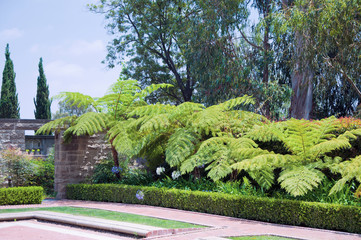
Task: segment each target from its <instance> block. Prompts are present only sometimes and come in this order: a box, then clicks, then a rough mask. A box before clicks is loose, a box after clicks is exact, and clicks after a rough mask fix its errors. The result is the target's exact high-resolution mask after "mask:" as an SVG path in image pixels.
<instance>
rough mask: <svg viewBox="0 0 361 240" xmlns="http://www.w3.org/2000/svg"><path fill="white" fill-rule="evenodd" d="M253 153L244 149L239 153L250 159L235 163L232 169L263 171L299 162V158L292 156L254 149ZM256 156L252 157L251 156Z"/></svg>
mask: <svg viewBox="0 0 361 240" xmlns="http://www.w3.org/2000/svg"><path fill="white" fill-rule="evenodd" d="M255 151H256V152H255V153H253V152H252V151H251V150H250V149H244V150H242V151H241V152H240V153H241V154H245V156H244V157H247V156H249V155H250V158H246V159H245V160H243V161H240V162H237V163H235V164H233V165H232V168H233V169H235V170H238V171H241V170H245V171H251V172H255V171H260V170H263V169H274V168H281V167H284V166H285V165H289V164H295V163H298V162H299V158H297V157H296V156H292V155H282V154H275V153H270V152H268V151H266V150H262V149H256V150H255ZM254 154H257V155H256V156H254V157H252V155H254Z"/></svg>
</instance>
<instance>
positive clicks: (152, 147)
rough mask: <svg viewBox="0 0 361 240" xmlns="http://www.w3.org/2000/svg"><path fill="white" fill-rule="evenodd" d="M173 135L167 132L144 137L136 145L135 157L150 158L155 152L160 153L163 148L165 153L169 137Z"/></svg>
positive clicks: (134, 149)
mask: <svg viewBox="0 0 361 240" xmlns="http://www.w3.org/2000/svg"><path fill="white" fill-rule="evenodd" d="M170 135H171V134H170V133H169V132H167V131H164V132H153V133H150V134H147V135H146V136H143V137H142V138H141V139H139V140H138V141H137V142H135V144H134V148H133V151H132V152H133V156H135V155H137V156H144V157H147V156H150V155H152V154H153V152H154V151H159V148H162V149H163V151H165V150H164V149H165V148H166V146H167V142H168V140H169V136H170Z"/></svg>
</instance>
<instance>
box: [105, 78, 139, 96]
mask: <svg viewBox="0 0 361 240" xmlns="http://www.w3.org/2000/svg"><path fill="white" fill-rule="evenodd" d="M140 90H141V89H140V87H139V84H138V81H136V80H133V79H127V80H124V79H122V78H119V79H118V80H117V81H116V82H115V83H114V84H112V85H111V86H110V87H109V89H108V91H107V94H112V93H115V94H117V95H118V94H128V95H132V96H134V94H135V93H137V92H139V91H140Z"/></svg>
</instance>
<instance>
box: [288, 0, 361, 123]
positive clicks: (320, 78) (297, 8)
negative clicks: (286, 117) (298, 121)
mask: <svg viewBox="0 0 361 240" xmlns="http://www.w3.org/2000/svg"><path fill="white" fill-rule="evenodd" d="M284 2H293V4H292V6H291V7H292V10H291V11H288V12H289V14H288V16H289V19H290V21H289V22H290V23H291V25H292V28H293V30H294V31H295V32H296V37H295V42H294V45H295V49H296V51H295V53H296V54H295V55H296V57H297V58H296V59H297V60H296V61H295V63H296V64H295V68H294V78H293V82H294V83H295V84H294V86H299V89H301V90H300V91H299V92H297V91H295V97H299V99H300V100H301V101H299V104H298V105H299V106H300V107H301V108H300V110H299V111H297V110H296V109H297V108H294V110H293V112H294V113H295V114H297V112H302V111H303V110H302V108H305V106H306V108H307V110H305V111H304V112H308V113H310V114H311V113H312V115H313V116H312V117H318V118H321V117H326V116H328V115H333V114H335V115H345V114H350V113H351V112H352V109H355V107H356V106H357V104H358V103H359V102H360V100H361V91H360V90H359V89H360V86H361V78H360V75H361V74H360V73H361V72H360V69H361V57H360V49H361V44H360V30H361V15H360V10H361V3H360V1H352V0H317V1H310V0H297V1H284ZM350 90H351V91H350ZM314 91H315V92H314ZM314 93H316V95H314ZM302 98H304V99H305V100H306V101H303V102H302ZM312 100H316V101H317V102H316V104H313V106H312V109H311V107H310V104H309V103H310V102H311V103H312ZM293 102H294V103H297V101H293ZM307 103H308V104H307ZM295 105H296V104H295ZM311 110H312V111H313V112H311ZM291 116H292V115H291Z"/></svg>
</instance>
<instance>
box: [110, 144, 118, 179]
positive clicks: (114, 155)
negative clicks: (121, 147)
mask: <svg viewBox="0 0 361 240" xmlns="http://www.w3.org/2000/svg"><path fill="white" fill-rule="evenodd" d="M113 140H114V139H112V140H110V145H111V146H112V156H113V161H114V166H115V167H119V156H118V152H117V150H116V149H115V147H114V146H113ZM114 174H115V176H117V178H118V179H120V173H119V172H116V173H114Z"/></svg>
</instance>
